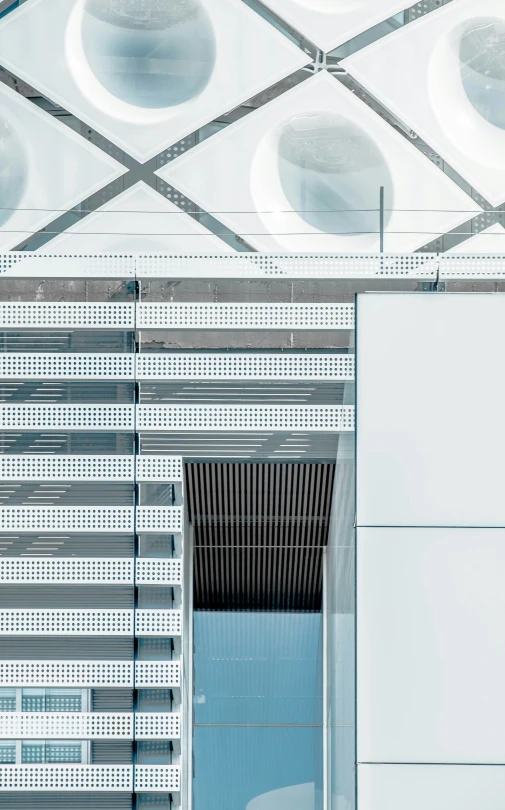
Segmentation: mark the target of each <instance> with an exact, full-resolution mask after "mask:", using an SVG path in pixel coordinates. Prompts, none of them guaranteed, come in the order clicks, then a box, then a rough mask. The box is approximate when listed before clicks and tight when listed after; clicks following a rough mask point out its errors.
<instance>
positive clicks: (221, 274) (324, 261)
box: [137, 253, 437, 280]
mask: <svg viewBox="0 0 505 810" xmlns="http://www.w3.org/2000/svg"><path fill="white" fill-rule="evenodd" d="M436 275H437V256H436V254H431V255H429V256H426V254H416V253H413V254H412V253H408V254H401V253H391V254H388V253H383V254H382V255H379V254H378V253H372V254H370V255H367V254H357V255H352V254H349V255H340V254H339V255H338V256H328V255H327V254H322V255H319V256H317V255H315V256H311V255H301V256H296V255H292V254H277V253H269V254H261V253H252V254H251V253H248V254H247V255H244V254H243V253H242V254H241V253H238V254H237V253H233V254H230V255H223V256H138V257H137V276H138V277H139V278H167V277H172V278H244V279H247V278H267V279H271V278H281V279H282V278H286V279H289V278H321V279H323V278H327V279H340V278H341V279H359V278H382V277H384V278H411V279H416V278H419V279H423V280H427V279H436Z"/></svg>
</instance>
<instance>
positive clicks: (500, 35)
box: [459, 18, 505, 129]
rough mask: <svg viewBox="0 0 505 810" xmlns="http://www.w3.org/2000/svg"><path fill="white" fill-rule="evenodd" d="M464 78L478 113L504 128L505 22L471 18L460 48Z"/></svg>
mask: <svg viewBox="0 0 505 810" xmlns="http://www.w3.org/2000/svg"><path fill="white" fill-rule="evenodd" d="M459 58H460V66H461V78H462V81H463V87H464V89H465V92H466V95H467V97H468V100H469V101H470V103H471V104H472V106H473V107H474V108H475V109H476V110H477V112H478V113H479V115H481V116H482V117H483V118H485V119H486V121H489V123H491V124H494V125H495V126H497V127H500V129H505V21H504V20H494V19H490V18H480V19H475V20H472V21H471V23H470V24H469V25H468V26H467V27H466V30H465V31H464V33H463V35H462V37H461V41H460V48H459Z"/></svg>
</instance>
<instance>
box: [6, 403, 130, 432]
mask: <svg viewBox="0 0 505 810" xmlns="http://www.w3.org/2000/svg"><path fill="white" fill-rule="evenodd" d="M133 427H134V406H133V405H0V429H2V430H16V429H20V430H108V431H114V430H120V431H122V430H133Z"/></svg>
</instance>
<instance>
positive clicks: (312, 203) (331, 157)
mask: <svg viewBox="0 0 505 810" xmlns="http://www.w3.org/2000/svg"><path fill="white" fill-rule="evenodd" d="M278 165H279V178H280V182H281V185H282V188H283V191H284V194H285V195H286V198H287V199H288V201H289V203H290V205H291V206H292V208H293V210H294V211H297V212H299V215H300V216H301V217H302V219H303V220H304V221H305V222H307V223H308V224H309V225H311V226H312V227H314V228H317V229H318V230H320V231H323V232H326V233H336V234H341V233H342V234H350V232H353V233H357V232H360V233H372V232H377V230H378V227H379V215H378V210H377V209H378V207H379V195H380V187H381V186H384V189H385V201H386V208H393V181H392V179H391V175H390V172H389V168H388V165H387V163H386V161H385V159H384V157H383V155H382V153H381V152H380V150H379V149H378V147H377V146H376V144H375V142H374V141H373V140H372V139H371V138H370V137H369V135H367V133H366V132H365V131H364V130H362V129H361V128H359V127H358V126H357V125H355V124H354V123H351V122H349V121H347V120H346V119H345V118H343V117H342V116H339V115H336V114H332V113H313V114H310V115H299V116H295V117H293V118H291V119H290V120H289V121H287V122H286V123H285V124H284V125H283V127H282V131H281V134H280V138H279V142H278ZM389 218H390V215H389V214H388V215H387V216H386V221H385V224H387V220H389Z"/></svg>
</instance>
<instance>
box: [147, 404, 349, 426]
mask: <svg viewBox="0 0 505 810" xmlns="http://www.w3.org/2000/svg"><path fill="white" fill-rule="evenodd" d="M137 429H138V430H300V431H308V432H312V431H314V432H319V431H324V432H338V431H352V430H354V407H353V406H350V405H321V406H315V405H314V406H311V405H301V406H296V405H138V406H137Z"/></svg>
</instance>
